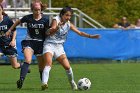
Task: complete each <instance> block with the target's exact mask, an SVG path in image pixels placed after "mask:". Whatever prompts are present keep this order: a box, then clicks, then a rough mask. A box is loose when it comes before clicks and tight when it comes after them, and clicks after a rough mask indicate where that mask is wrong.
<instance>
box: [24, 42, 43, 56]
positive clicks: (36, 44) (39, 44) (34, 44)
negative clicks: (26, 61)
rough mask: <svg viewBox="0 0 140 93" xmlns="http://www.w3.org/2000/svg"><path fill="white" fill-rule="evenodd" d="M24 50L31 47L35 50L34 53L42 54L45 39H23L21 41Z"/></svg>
mask: <svg viewBox="0 0 140 93" xmlns="http://www.w3.org/2000/svg"><path fill="white" fill-rule="evenodd" d="M21 45H22V50H24V48H26V47H29V48H31V49H32V50H33V52H34V55H42V52H43V41H36V40H23V41H22V42H21Z"/></svg>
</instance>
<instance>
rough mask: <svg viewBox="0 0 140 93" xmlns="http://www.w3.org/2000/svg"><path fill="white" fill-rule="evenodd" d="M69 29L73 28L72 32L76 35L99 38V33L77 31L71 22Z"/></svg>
mask: <svg viewBox="0 0 140 93" xmlns="http://www.w3.org/2000/svg"><path fill="white" fill-rule="evenodd" d="M70 29H71V30H73V31H74V32H76V33H77V34H78V35H80V36H83V37H88V38H95V39H98V38H100V35H99V34H94V35H90V34H87V33H85V32H81V31H79V30H78V29H77V28H76V27H75V26H74V25H73V24H71V27H70Z"/></svg>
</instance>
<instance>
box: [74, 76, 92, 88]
mask: <svg viewBox="0 0 140 93" xmlns="http://www.w3.org/2000/svg"><path fill="white" fill-rule="evenodd" d="M77 86H78V89H79V90H88V89H90V87H91V82H90V80H89V79H88V78H82V79H80V80H79V81H78V84H77Z"/></svg>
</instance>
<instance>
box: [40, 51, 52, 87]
mask: <svg viewBox="0 0 140 93" xmlns="http://www.w3.org/2000/svg"><path fill="white" fill-rule="evenodd" d="M43 57H44V62H45V63H46V65H45V68H44V70H43V73H42V86H41V87H42V90H45V89H47V88H48V79H49V73H50V70H51V66H52V57H53V55H52V53H50V52H47V53H45V54H44V55H43Z"/></svg>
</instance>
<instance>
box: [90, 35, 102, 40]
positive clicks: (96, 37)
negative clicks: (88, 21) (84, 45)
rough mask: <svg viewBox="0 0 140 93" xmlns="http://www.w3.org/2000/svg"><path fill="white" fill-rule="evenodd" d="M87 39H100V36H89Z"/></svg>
mask: <svg viewBox="0 0 140 93" xmlns="http://www.w3.org/2000/svg"><path fill="white" fill-rule="evenodd" d="M89 38H95V39H99V38H101V36H100V35H99V34H95V35H90V36H89Z"/></svg>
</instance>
